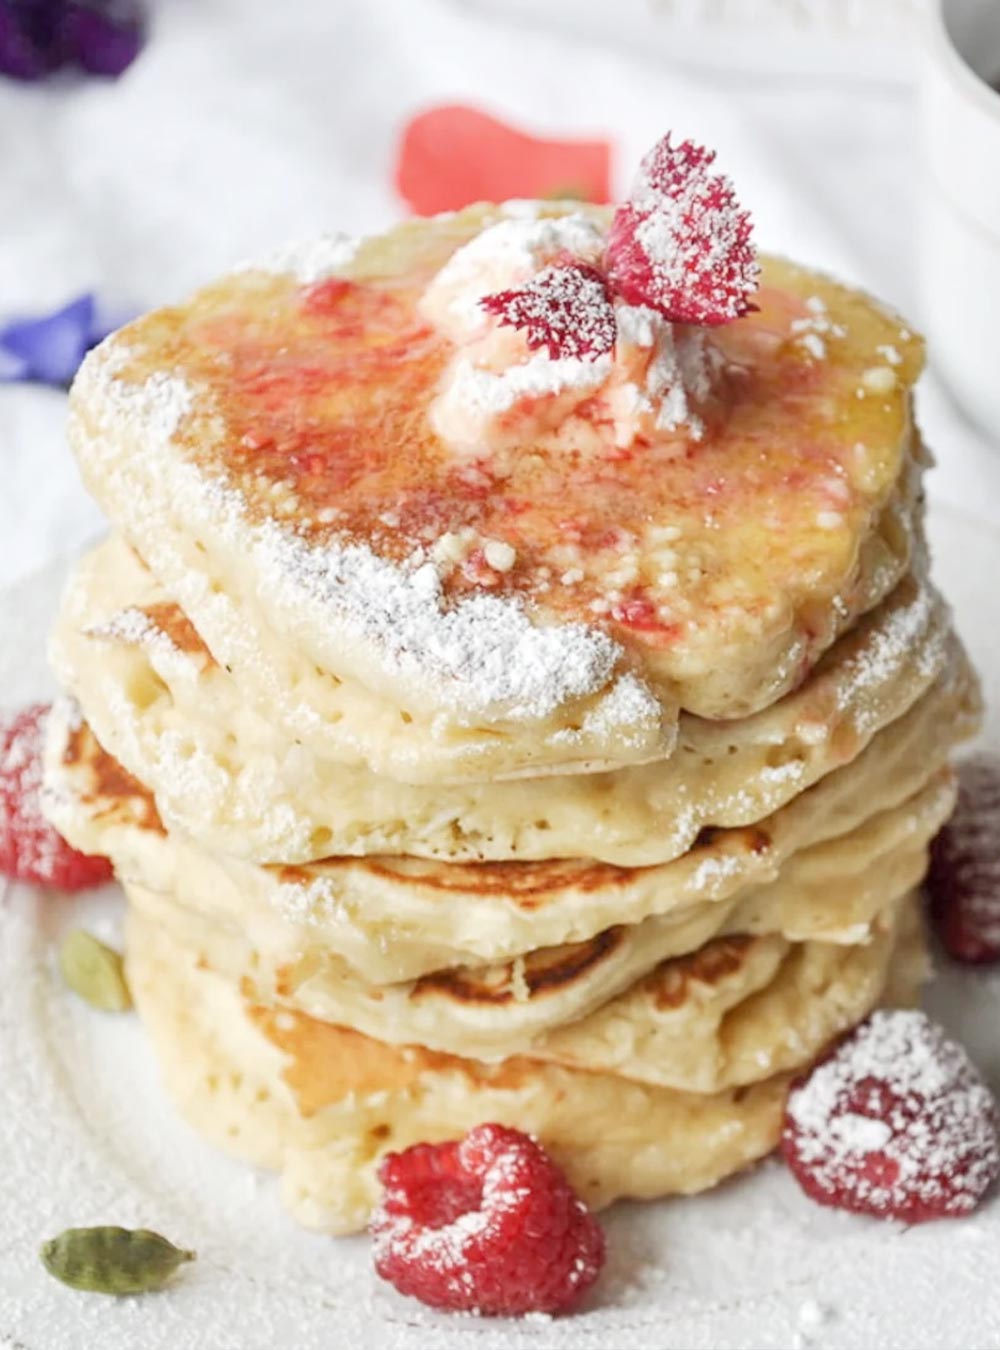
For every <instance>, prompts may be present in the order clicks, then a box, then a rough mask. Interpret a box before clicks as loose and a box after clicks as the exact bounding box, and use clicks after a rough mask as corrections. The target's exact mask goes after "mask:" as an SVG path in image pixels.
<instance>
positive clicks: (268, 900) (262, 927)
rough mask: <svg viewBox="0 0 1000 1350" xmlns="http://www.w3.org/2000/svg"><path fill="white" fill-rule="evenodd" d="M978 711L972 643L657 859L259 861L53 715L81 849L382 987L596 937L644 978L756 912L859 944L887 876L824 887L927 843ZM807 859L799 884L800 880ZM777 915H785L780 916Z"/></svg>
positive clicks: (504, 981) (241, 938) (61, 816)
mask: <svg viewBox="0 0 1000 1350" xmlns="http://www.w3.org/2000/svg"><path fill="white" fill-rule="evenodd" d="M978 712H979V695H978V687H977V685H976V682H975V678H974V676H973V675H972V673H971V671H970V669H969V667H968V665H967V662H966V660H965V658H964V656H963V655H962V654H961V650H960V648H958V647H957V646H956V647H955V648H953V651H952V660H951V661H950V663H949V666H948V668H947V670H946V671H944V672H943V673H942V674H941V676H940V677H939V679H938V681H937V683H936V684H935V686H934V687H933V688H932V689H930V690H929V691H928V692H927V693H926V694H925V695H924V696H923V697H922V698H921V699H920V700H918V702H917V703H916V704H915V705H914V706H913V707H912V708H911V710H910V711H909V712H908V713H907V714H906V715H905V717H903V718H901V719H899V720H898V721H897V722H895V723H893V724H892V725H890V726H889V727H887V728H886V729H885V730H884V731H882V732H879V733H878V735H877V736H876V737H875V738H874V740H873V741H872V742H871V743H870V744H869V746H868V748H867V749H866V750H865V751H864V752H863V753H862V754H861V755H860V756H858V758H857V759H855V760H854V761H852V762H851V763H850V764H848V765H846V766H845V767H843V768H841V769H838V770H836V771H835V772H834V773H831V774H829V775H827V776H826V777H825V778H823V779H821V780H820V781H819V782H818V783H816V784H815V785H814V786H813V787H812V788H810V789H809V790H808V791H806V792H804V793H801V794H799V796H797V797H796V798H794V800H792V801H791V802H789V803H788V804H787V805H785V806H783V807H781V808H780V809H779V810H778V811H776V812H774V813H772V814H771V815H770V816H767V817H765V818H764V819H763V820H759V821H757V823H756V824H755V825H754V826H752V827H749V828H747V827H736V828H730V829H725V828H715V827H713V828H711V829H709V830H707V831H705V832H704V833H703V834H702V836H701V837H700V838H699V840H698V842H697V844H696V846H695V847H694V848H692V849H691V850H689V851H688V852H687V853H685V854H683V855H682V856H681V857H679V858H676V859H674V860H673V861H672V862H670V863H665V864H661V865H659V866H656V867H647V868H622V867H612V866H608V865H606V864H598V863H594V862H592V861H588V860H586V859H575V860H573V859H564V860H558V861H552V862H548V863H492V864H490V863H479V864H448V863H442V862H433V861H426V860H425V861H420V860H416V859H409V858H402V857H377V858H368V859H329V860H327V861H325V862H318V863H314V864H311V865H309V866H303V867H297V868H287V867H258V866H254V865H250V864H247V863H243V862H240V861H238V860H235V859H233V858H230V857H227V856H225V855H222V854H217V853H213V852H211V851H210V850H207V849H204V848H203V847H202V846H201V845H199V844H198V843H197V842H196V841H194V840H192V839H191V838H190V837H188V836H186V835H183V834H181V833H179V832H176V831H175V832H172V833H171V834H169V835H167V834H165V833H164V831H163V827H162V825H161V824H160V821H159V817H158V815H157V813H156V808H155V805H154V803H153V801H152V799H151V797H150V795H149V793H148V792H147V791H146V790H145V789H144V788H143V787H142V786H141V785H140V784H138V783H137V782H136V781H135V780H133V779H131V778H130V777H129V776H128V775H127V774H123V771H122V770H121V769H120V767H119V766H118V765H117V764H116V763H115V761H114V760H112V759H111V758H110V757H109V756H108V755H106V754H105V752H104V751H102V749H101V748H100V746H99V745H98V744H97V742H96V741H95V740H94V738H93V736H92V734H91V733H90V732H89V730H88V729H87V728H86V726H85V725H82V724H79V723H75V722H74V721H73V720H72V717H70V720H66V719H65V718H63V720H62V721H60V720H59V719H58V718H56V719H54V721H53V726H52V735H51V738H50V744H49V764H48V772H47V777H48V784H49V792H48V795H49V806H48V809H49V811H50V814H51V815H52V817H53V819H54V820H55V822H56V824H57V825H58V826H59V828H60V829H61V830H62V831H63V832H64V833H65V834H66V835H67V837H68V838H69V839H70V840H71V841H72V842H73V843H74V844H76V845H77V847H79V848H81V849H84V850H86V851H91V852H93V851H97V852H103V853H106V854H108V855H110V856H111V857H112V858H113V859H114V860H115V864H116V867H117V869H118V873H119V875H120V876H121V877H122V878H124V879H125V880H127V881H134V882H136V883H138V884H139V885H141V886H143V887H145V888H146V889H148V890H151V891H154V892H158V893H160V894H163V895H173V896H179V897H181V898H182V900H183V902H184V904H185V905H186V906H187V907H188V908H189V909H191V910H192V911H193V912H194V913H195V914H201V915H203V916H205V917H206V918H207V919H208V920H209V921H210V922H211V923H214V924H216V925H217V926H219V927H221V928H223V929H224V930H225V931H227V932H229V933H231V934H233V935H234V937H233V939H232V940H233V941H234V942H237V943H239V942H245V943H249V944H250V945H251V946H252V947H254V948H255V949H257V950H259V951H261V952H265V953H268V954H269V957H270V960H271V962H272V966H273V968H274V969H278V968H281V969H285V970H289V969H295V968H302V969H305V970H309V969H312V968H314V967H315V966H316V965H317V963H322V962H323V961H324V960H325V959H326V958H327V957H328V956H330V955H336V956H337V957H340V958H342V959H343V961H344V963H345V964H346V965H347V966H348V967H349V968H351V969H353V970H354V971H356V972H357V973H358V975H359V976H360V977H361V978H363V979H364V980H367V981H370V982H372V983H375V984H380V985H382V984H386V983H391V982H397V981H400V980H417V979H420V978H421V977H428V976H432V975H433V974H434V973H435V972H436V971H438V970H440V969H442V968H454V967H457V966H461V967H470V966H473V967H476V966H483V965H491V966H494V967H495V966H498V965H502V964H504V963H506V970H505V971H501V972H494V974H493V975H492V976H491V977H490V980H489V983H490V984H491V986H492V987H494V988H500V989H511V988H513V987H515V986H516V985H518V984H520V983H521V982H523V980H524V978H525V973H524V970H523V961H521V965H520V966H518V965H517V964H516V963H517V962H518V961H519V959H520V958H523V957H525V956H527V955H530V954H531V953H533V952H537V951H538V950H539V949H546V948H553V947H558V946H562V945H565V944H574V943H576V944H579V943H591V944H592V945H593V948H594V950H593V951H592V952H591V955H590V960H589V962H583V963H582V964H584V965H587V964H589V966H590V969H591V973H592V977H593V979H594V981H595V983H596V984H598V985H599V986H600V987H601V988H602V989H607V988H609V987H611V984H612V983H613V982H614V981H615V980H619V981H620V980H621V978H622V972H623V971H627V972H628V975H629V976H632V977H634V976H635V975H636V974H637V973H638V971H639V964H637V963H641V961H642V960H643V959H645V958H646V956H648V965H647V966H646V969H648V968H649V967H650V966H651V965H652V964H654V963H655V961H657V960H659V959H663V958H665V957H667V956H669V955H671V954H673V953H676V952H679V951H683V950H691V949H692V948H693V947H695V946H697V945H698V943H699V942H704V941H708V940H709V939H710V938H712V937H714V936H716V935H717V934H719V933H722V932H733V931H739V929H738V928H734V927H733V926H732V925H733V923H736V922H739V923H740V924H744V925H746V924H749V925H751V927H750V928H744V929H743V931H754V932H758V931H763V932H767V931H772V932H783V933H786V934H787V935H788V936H790V937H792V938H796V937H798V936H800V935H803V936H812V935H819V934H823V935H826V936H829V937H830V939H831V940H834V941H836V940H838V938H842V939H843V940H848V941H850V940H851V938H852V935H855V934H857V932H858V931H859V926H860V928H861V929H863V927H864V924H865V923H866V922H867V921H868V918H870V916H871V914H872V913H873V912H874V911H875V910H877V909H878V908H879V906H880V892H879V890H878V889H877V887H874V886H873V885H872V884H869V886H868V887H867V891H864V892H863V891H861V890H859V891H858V892H857V894H858V895H861V894H863V893H867V894H869V895H870V896H871V897H872V898H871V900H870V901H868V902H865V903H867V905H868V908H867V910H866V909H865V905H864V904H859V905H858V906H854V907H852V905H851V903H850V901H849V899H848V898H846V897H840V896H838V895H836V893H835V892H834V893H833V903H832V905H831V904H824V891H823V887H824V885H826V883H827V881H828V879H829V878H830V877H835V876H836V875H837V873H838V872H841V873H848V874H851V875H853V876H856V877H859V878H863V877H864V873H865V871H866V869H867V868H868V866H869V864H870V863H871V862H872V860H873V859H875V858H878V857H886V858H889V857H891V856H892V855H893V854H894V853H897V854H899V855H901V856H906V857H907V858H908V859H913V858H916V857H919V856H920V852H921V850H922V848H923V846H924V843H925V842H926V840H927V838H928V837H929V836H930V835H931V834H933V832H934V830H935V829H936V827H937V825H938V824H940V822H941V820H942V818H943V815H944V814H946V813H947V810H948V809H949V808H950V801H951V792H952V788H951V784H950V780H949V779H948V776H947V774H946V773H945V774H942V773H941V772H940V770H941V769H942V766H943V765H944V763H945V761H946V759H947V756H948V754H949V752H950V750H951V748H952V747H953V746H954V744H955V743H956V742H957V741H958V740H960V739H962V738H963V737H964V736H967V735H969V734H971V732H972V730H973V729H974V727H975V725H976V722H977V718H978ZM792 863H794V864H795V866H796V868H797V869H798V875H799V878H800V881H799V884H798V885H797V886H796V888H795V890H794V891H789V889H788V887H787V886H786V881H787V869H788V867H789V866H790V865H791V864H792ZM907 865H909V863H907ZM826 895H827V896H829V895H830V890H829V887H827V892H826ZM789 896H792V897H793V898H792V899H791V900H789V899H788V897H789ZM809 897H812V901H811V902H810V901H809ZM761 914H771V915H775V916H780V918H775V919H773V920H771V926H770V928H768V927H767V926H765V921H764V920H762V919H761V918H760V915H761ZM733 916H735V918H734V917H733ZM612 929H613V930H614V933H615V936H614V938H613V940H609V939H608V938H607V936H606V934H607V932H608V930H612ZM595 953H596V954H595ZM577 964H578V965H579V964H581V962H580V961H577ZM618 987H619V988H620V987H622V985H621V984H620V983H619V985H618ZM426 988H427V986H426V985H425V990H426ZM428 997H429V995H428Z"/></svg>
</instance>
